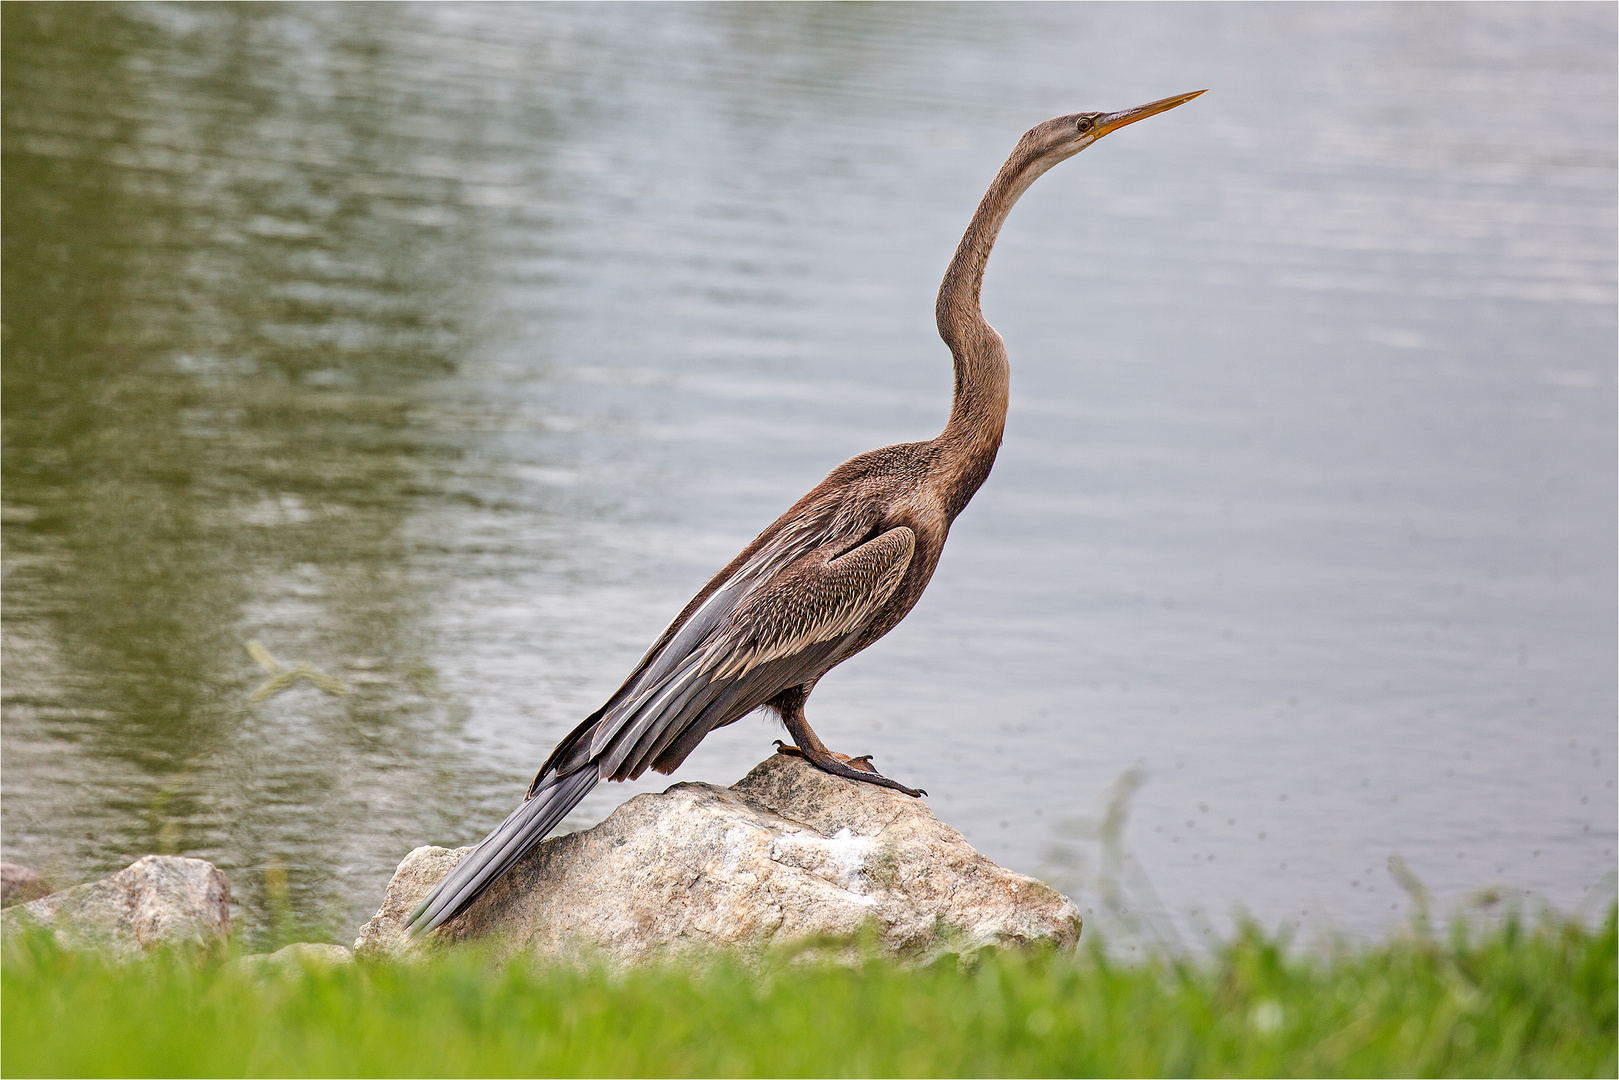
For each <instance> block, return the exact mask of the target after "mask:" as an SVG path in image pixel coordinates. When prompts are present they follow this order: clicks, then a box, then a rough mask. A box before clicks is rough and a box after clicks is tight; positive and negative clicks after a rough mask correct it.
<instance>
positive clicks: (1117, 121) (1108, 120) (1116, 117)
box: [1096, 90, 1208, 139]
mask: <svg viewBox="0 0 1619 1080" xmlns="http://www.w3.org/2000/svg"><path fill="white" fill-rule="evenodd" d="M1206 93H1208V91H1207V90H1193V91H1192V92H1191V93H1190V94H1176V95H1175V96H1174V97H1166V98H1164V99H1163V100H1162V101H1154V102H1153V103H1152V104H1150V105H1137V106H1136V107H1135V108H1133V109H1125V110H1124V111H1123V112H1116V113H1109V114H1108V115H1106V116H1104V117H1102V118H1101V119H1100V120H1098V121H1097V122H1096V137H1097V138H1098V139H1100V138H1101V137H1102V136H1103V135H1106V134H1107V133H1108V132H1110V131H1117V130H1118V129H1119V128H1121V127H1124V125H1126V124H1133V123H1135V122H1136V121H1137V120H1145V119H1146V118H1147V117H1149V116H1157V115H1158V114H1159V113H1161V112H1168V111H1169V110H1170V109H1173V108H1174V107H1175V106H1177V105H1184V104H1186V103H1187V102H1188V101H1191V100H1192V99H1193V98H1195V97H1197V96H1198V95H1199V94H1206Z"/></svg>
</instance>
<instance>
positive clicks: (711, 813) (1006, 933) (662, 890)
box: [354, 754, 1080, 962]
mask: <svg viewBox="0 0 1619 1080" xmlns="http://www.w3.org/2000/svg"><path fill="white" fill-rule="evenodd" d="M470 850H471V849H470V848H461V849H459V850H455V851H451V850H447V849H445V848H437V847H421V848H417V849H416V850H415V851H412V852H411V853H410V854H409V855H407V856H406V857H405V860H404V862H402V863H400V864H399V869H398V870H396V871H395V872H394V876H393V880H392V881H390V882H389V883H388V891H387V894H386V896H385V897H384V899H383V902H382V907H381V909H380V910H378V912H377V914H376V916H375V917H374V918H372V919H371V920H370V921H369V922H367V923H366V924H365V926H364V927H362V928H361V931H360V936H359V938H358V939H357V940H356V941H355V943H354V950H355V952H356V954H358V955H360V956H365V955H367V954H370V955H373V956H376V955H395V956H398V955H406V954H411V953H415V952H419V951H421V950H423V949H426V948H430V947H432V946H433V944H434V943H432V942H430V941H424V940H411V939H410V938H408V937H407V936H406V935H405V933H404V923H405V920H406V919H407V918H408V917H409V914H410V912H411V910H412V909H413V908H415V906H416V904H417V903H418V902H419V901H420V900H421V898H422V897H423V896H425V895H426V894H427V892H428V890H429V889H431V888H432V887H433V885H435V884H436V883H437V882H438V881H439V880H440V879H442V878H443V877H444V875H446V874H448V873H449V871H450V868H451V867H453V866H454V865H455V864H456V863H457V862H459V861H460V860H461V859H462V858H463V857H464V856H465V855H466V853H467V852H468V851H470ZM1079 930H1080V916H1079V911H1078V909H1076V908H1075V907H1074V905H1073V903H1072V902H1071V901H1070V900H1069V899H1068V898H1067V897H1066V896H1064V895H1062V894H1061V893H1059V892H1057V891H1056V890H1055V889H1052V888H1050V887H1049V886H1047V885H1044V884H1042V883H1041V882H1039V881H1036V880H1035V879H1033V878H1031V877H1026V876H1024V875H1023V874H1018V873H1013V872H1012V871H1010V870H1007V869H1004V868H1003V867H1000V866H997V865H996V864H995V863H993V862H991V861H990V860H989V859H986V858H985V857H984V856H982V855H980V854H979V853H978V852H976V851H974V850H973V849H972V848H971V847H970V846H969V845H968V844H967V842H966V840H965V839H963V838H962V835H961V834H960V833H958V832H957V831H956V830H954V829H952V828H951V827H950V826H948V825H946V824H944V823H943V822H941V821H939V819H938V818H936V817H934V816H933V812H932V810H930V809H929V808H928V805H927V803H925V802H923V801H922V800H920V799H912V798H910V797H909V796H906V795H902V794H900V793H898V792H895V791H889V790H887V789H884V788H879V787H876V786H873V785H871V784H862V783H857V782H854V781H849V780H843V779H840V778H838V777H835V776H830V775H828V774H826V773H823V772H821V771H820V770H818V769H816V768H814V767H812V766H811V765H809V764H807V763H806V762H804V761H803V760H801V759H799V758H796V757H787V756H785V755H779V754H778V755H776V756H774V757H771V758H770V759H768V760H767V761H765V762H764V763H762V764H761V765H759V766H758V767H757V768H755V769H754V770H753V771H752V772H751V773H749V774H748V775H747V776H746V777H745V778H743V779H742V780H741V781H740V782H739V783H738V784H736V786H734V787H732V788H720V787H714V786H712V785H710V784H676V785H674V786H673V787H671V788H669V789H668V790H667V791H665V792H664V793H663V794H661V795H638V796H636V797H635V798H633V799H630V800H629V801H628V802H626V803H624V805H622V806H620V807H619V808H618V809H617V810H615V811H613V813H612V814H611V815H610V816H609V817H608V818H607V820H605V821H603V822H602V823H601V824H600V825H597V826H596V827H595V828H594V829H590V830H587V831H584V832H576V833H573V834H571V835H568V836H559V837H556V838H554V839H551V840H547V841H546V842H545V843H543V844H541V845H540V846H539V847H537V848H535V849H534V851H532V852H530V853H529V854H528V856H526V857H525V858H524V859H523V860H522V861H521V862H520V863H518V864H517V865H516V866H515V867H513V868H512V870H511V872H509V873H508V874H507V875H506V876H505V877H504V878H502V879H501V880H500V881H498V882H496V883H495V884H494V885H493V886H491V887H490V889H489V891H488V892H486V893H484V895H483V896H482V897H480V898H479V899H478V901H477V902H476V903H474V904H473V905H472V907H471V908H469V909H468V910H467V911H465V912H464V913H462V915H460V916H459V917H458V918H456V919H454V920H452V921H451V922H449V923H447V924H445V925H444V926H443V927H441V928H440V929H439V931H438V932H437V934H436V935H429V938H434V937H436V938H438V939H439V942H440V943H442V942H478V943H480V944H482V945H483V946H485V947H486V948H488V949H489V950H490V953H491V955H492V956H493V957H494V958H495V959H502V958H505V957H507V956H510V955H511V954H513V953H516V952H519V951H532V952H535V953H537V954H540V955H542V956H558V957H572V956H577V955H595V956H600V957H605V958H607V959H610V960H613V961H617V962H633V961H637V960H644V959H650V958H652V957H655V956H659V955H663V954H667V953H669V952H671V951H679V950H682V949H686V948H692V947H716V946H717V947H741V948H744V949H748V950H755V949H759V948H761V947H763V946H766V945H770V944H779V943H785V942H802V941H805V940H810V939H817V938H820V939H828V938H830V939H843V940H847V939H848V938H850V937H853V936H855V935H859V934H862V933H866V934H869V935H871V940H873V941H874V942H875V944H877V945H879V946H880V947H881V948H883V949H884V950H886V951H888V952H890V953H894V954H898V955H902V956H905V957H910V958H914V959H918V960H926V959H928V958H929V957H932V956H934V955H937V954H939V953H941V952H945V951H957V952H961V951H970V950H972V949H975V948H978V947H981V946H983V945H987V944H994V945H1020V946H1026V945H1049V946H1052V947H1056V948H1059V949H1067V948H1072V947H1073V945H1074V944H1075V942H1076V941H1077V940H1078V938H1079Z"/></svg>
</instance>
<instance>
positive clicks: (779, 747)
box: [771, 687, 927, 798]
mask: <svg viewBox="0 0 1619 1080" xmlns="http://www.w3.org/2000/svg"><path fill="white" fill-rule="evenodd" d="M807 696H808V695H807V694H805V693H804V692H803V691H802V690H801V689H800V688H798V687H794V688H793V689H792V690H788V691H784V692H783V693H781V694H779V695H777V696H776V699H775V700H774V701H772V702H771V704H772V705H774V706H775V707H776V709H777V711H778V712H780V713H781V722H782V723H783V724H785V725H786V727H787V734H789V735H791V736H792V737H793V742H795V743H797V744H798V745H797V746H788V745H787V744H785V743H783V742H781V741H779V740H778V741H777V742H776V752H777V753H781V754H791V755H793V756H795V757H801V758H803V759H804V760H805V761H807V762H809V763H810V764H811V765H813V766H815V767H816V768H817V769H820V770H821V771H822V772H828V773H831V774H832V775H833V776H841V777H843V778H844V779H845V780H859V781H862V782H863V783H867V784H876V785H877V786H878V787H885V788H893V789H894V790H895V791H903V792H904V793H905V794H907V795H909V796H911V797H912V798H916V797H918V796H921V795H926V794H927V792H925V791H919V790H917V789H915V788H908V787H906V786H905V785H904V784H902V783H900V782H899V781H898V780H890V779H889V778H888V777H886V776H884V775H883V774H882V773H880V772H878V771H877V770H876V768H875V767H874V766H873V765H872V764H871V755H870V754H862V755H861V756H860V757H857V758H851V757H849V756H848V755H846V754H839V753H837V752H836V751H834V750H828V749H827V748H826V744H825V743H823V742H822V741H821V740H820V738H819V737H818V736H817V735H816V734H815V732H813V731H811V730H810V726H809V721H808V720H806V719H804V699H805V697H807Z"/></svg>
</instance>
